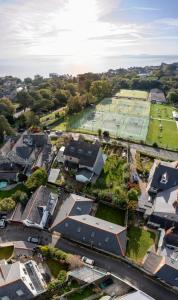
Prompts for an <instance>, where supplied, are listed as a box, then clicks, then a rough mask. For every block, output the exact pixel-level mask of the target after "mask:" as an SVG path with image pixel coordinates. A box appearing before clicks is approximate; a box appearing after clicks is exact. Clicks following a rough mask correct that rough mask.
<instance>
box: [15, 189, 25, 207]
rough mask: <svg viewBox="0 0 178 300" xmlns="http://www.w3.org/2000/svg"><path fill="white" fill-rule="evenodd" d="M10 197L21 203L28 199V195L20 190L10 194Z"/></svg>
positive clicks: (23, 203)
mask: <svg viewBox="0 0 178 300" xmlns="http://www.w3.org/2000/svg"><path fill="white" fill-rule="evenodd" d="M12 199H13V200H14V201H15V202H20V203H21V204H22V205H25V204H26V203H27V201H28V195H27V193H25V192H22V191H20V190H19V191H16V192H15V194H13V195H12Z"/></svg>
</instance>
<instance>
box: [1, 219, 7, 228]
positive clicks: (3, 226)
mask: <svg viewBox="0 0 178 300" xmlns="http://www.w3.org/2000/svg"><path fill="white" fill-rule="evenodd" d="M5 227H6V220H4V219H0V228H1V229H3V228H5Z"/></svg>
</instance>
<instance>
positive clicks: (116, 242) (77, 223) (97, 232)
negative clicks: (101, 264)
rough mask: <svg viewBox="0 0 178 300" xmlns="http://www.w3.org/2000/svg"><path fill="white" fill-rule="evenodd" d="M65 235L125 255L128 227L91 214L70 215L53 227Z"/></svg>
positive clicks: (97, 247) (94, 246) (103, 249)
mask: <svg viewBox="0 0 178 300" xmlns="http://www.w3.org/2000/svg"><path fill="white" fill-rule="evenodd" d="M53 229H54V230H55V231H58V232H60V233H61V234H62V235H64V236H65V237H67V238H69V239H71V240H74V241H77V242H79V243H82V244H85V245H87V246H89V247H93V248H96V249H100V250H102V251H105V252H109V253H113V254H116V255H124V254H125V249H126V241H127V239H126V228H125V227H121V226H119V225H116V224H112V223H110V222H107V221H104V220H101V219H98V218H95V217H92V216H89V215H80V216H69V217H67V218H66V219H64V220H63V221H62V222H61V223H59V224H58V225H56V226H55V227H54V228H53Z"/></svg>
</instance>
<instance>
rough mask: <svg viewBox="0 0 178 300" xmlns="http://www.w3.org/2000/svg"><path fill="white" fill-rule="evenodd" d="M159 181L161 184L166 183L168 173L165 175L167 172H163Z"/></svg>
mask: <svg viewBox="0 0 178 300" xmlns="http://www.w3.org/2000/svg"><path fill="white" fill-rule="evenodd" d="M160 182H161V183H163V184H166V183H167V182H168V175H167V173H164V174H163V175H162V177H161V180H160Z"/></svg>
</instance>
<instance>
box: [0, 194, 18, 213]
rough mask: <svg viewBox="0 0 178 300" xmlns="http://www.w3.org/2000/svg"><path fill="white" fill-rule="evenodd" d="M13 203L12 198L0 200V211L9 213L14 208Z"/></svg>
mask: <svg viewBox="0 0 178 300" xmlns="http://www.w3.org/2000/svg"><path fill="white" fill-rule="evenodd" d="M15 205H16V203H15V201H14V200H13V199H12V198H10V197H9V198H3V199H1V200H0V211H7V212H8V211H11V210H13V209H14V208H15Z"/></svg>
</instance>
